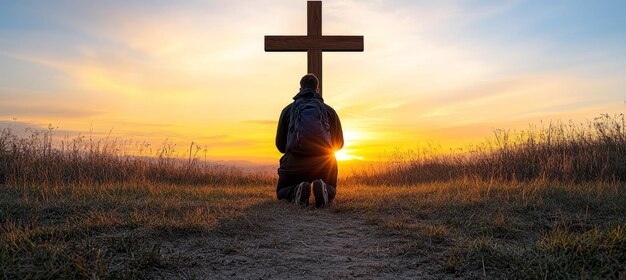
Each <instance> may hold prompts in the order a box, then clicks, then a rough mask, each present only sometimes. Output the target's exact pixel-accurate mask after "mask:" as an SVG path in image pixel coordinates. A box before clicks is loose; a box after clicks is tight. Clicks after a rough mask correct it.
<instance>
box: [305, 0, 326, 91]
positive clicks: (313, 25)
mask: <svg viewBox="0 0 626 280" xmlns="http://www.w3.org/2000/svg"><path fill="white" fill-rule="evenodd" d="M307 29H308V30H307V37H322V2H321V1H309V2H307ZM307 66H308V67H307V69H308V72H309V73H313V74H314V75H315V76H316V77H317V79H318V80H319V85H318V87H319V94H320V95H322V88H323V87H322V50H321V49H311V50H308V51H307Z"/></svg>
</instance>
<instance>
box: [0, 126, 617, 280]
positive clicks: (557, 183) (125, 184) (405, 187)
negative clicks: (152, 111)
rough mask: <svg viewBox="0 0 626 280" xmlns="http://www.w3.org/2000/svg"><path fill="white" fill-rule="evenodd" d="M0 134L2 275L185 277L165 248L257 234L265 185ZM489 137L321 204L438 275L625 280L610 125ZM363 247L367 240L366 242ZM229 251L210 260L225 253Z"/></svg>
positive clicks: (414, 161) (167, 154)
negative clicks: (354, 219) (353, 218)
mask: <svg viewBox="0 0 626 280" xmlns="http://www.w3.org/2000/svg"><path fill="white" fill-rule="evenodd" d="M46 133H51V132H49V131H48V132H38V133H35V134H33V135H32V136H30V137H26V138H23V137H18V136H16V135H15V134H14V133H13V132H12V131H10V130H7V129H5V130H3V131H2V132H1V133H0V277H1V278H4V279H21V278H26V279H28V278H63V279H84V278H97V279H100V278H142V277H146V275H150V274H149V273H151V272H154V271H173V272H176V271H178V270H179V269H181V268H184V267H190V266H194V265H197V264H196V263H195V262H194V259H193V257H190V256H184V255H178V256H172V255H167V256H166V255H164V254H162V253H161V250H162V246H163V245H162V243H163V241H164V240H172V239H174V240H175V239H184V238H191V237H194V236H203V237H204V238H208V239H214V240H219V239H220V238H223V237H225V236H229V235H232V234H234V233H237V234H238V235H244V236H245V235H246V234H261V235H263V234H271V230H272V229H270V228H267V227H266V226H265V223H264V221H266V218H267V217H268V216H270V215H274V214H275V210H276V208H277V207H282V206H279V205H280V204H278V203H277V202H276V201H275V192H274V188H275V185H274V184H275V179H276V178H275V177H274V176H273V175H268V174H250V173H245V172H243V171H242V170H240V169H237V168H233V167H226V166H219V165H210V164H207V165H205V164H203V163H201V162H200V161H198V160H197V159H196V158H195V157H194V156H193V155H192V156H190V158H189V159H187V160H183V161H181V160H178V159H176V158H175V157H173V156H172V152H171V149H169V148H167V147H164V148H163V149H160V150H159V151H158V153H157V154H156V158H146V157H140V156H127V155H124V154H122V153H120V152H119V149H117V148H115V142H112V143H109V142H106V141H104V142H98V141H91V140H84V139H82V140H81V138H79V139H78V140H76V141H74V142H72V143H71V144H67V143H64V144H62V145H61V146H60V147H59V146H55V145H54V144H53V141H52V140H51V139H52V136H51V134H46ZM510 135H513V134H507V133H504V132H498V133H497V134H496V137H495V140H494V141H495V142H494V141H491V142H486V143H485V144H483V145H482V146H480V147H475V148H474V149H473V150H471V152H468V153H465V154H453V155H429V156H425V154H423V153H422V154H419V155H418V153H408V154H404V155H402V157H404V158H402V157H400V156H399V157H397V158H396V159H395V162H391V163H388V166H387V167H386V169H384V170H382V171H383V172H378V171H380V170H376V171H377V172H374V170H373V169H371V170H367V169H363V170H361V171H360V172H357V173H356V174H355V175H354V176H352V177H349V178H341V179H340V183H339V184H340V186H339V188H338V196H337V199H336V201H335V203H334V206H333V207H331V208H330V209H328V211H332V212H334V213H336V214H338V215H337V216H336V217H338V218H341V215H340V214H341V213H344V212H350V213H353V214H356V215H357V216H359V217H361V218H362V219H363V220H364V221H366V224H368V225H369V226H375V227H377V228H378V229H380V234H381V235H389V236H393V237H394V238H397V240H400V241H399V242H398V243H397V244H394V248H395V249H394V250H395V252H394V253H395V254H397V256H398V257H402V258H413V259H416V260H418V261H419V262H420V263H426V264H429V267H435V268H434V269H433V270H431V271H429V273H431V274H434V275H437V277H451V276H458V277H464V278H514V279H538V278H542V279H546V278H547V279H572V278H584V279H611V278H614V279H624V277H626V215H624V213H626V184H625V183H626V177H625V176H626V169H625V166H626V140H625V134H624V120H623V117H622V116H619V117H617V118H610V117H608V116H602V117H600V118H598V119H596V120H595V121H594V122H590V123H588V124H587V125H586V126H585V125H582V124H581V125H574V124H570V125H560V126H550V127H549V128H548V129H547V130H537V131H532V132H529V131H527V132H523V133H518V134H514V135H517V136H516V137H518V138H517V140H515V139H512V136H510ZM372 238H375V237H372ZM229 246H230V245H228V244H226V245H224V247H223V248H222V250H223V253H224V254H237V249H236V248H234V247H232V246H230V247H229Z"/></svg>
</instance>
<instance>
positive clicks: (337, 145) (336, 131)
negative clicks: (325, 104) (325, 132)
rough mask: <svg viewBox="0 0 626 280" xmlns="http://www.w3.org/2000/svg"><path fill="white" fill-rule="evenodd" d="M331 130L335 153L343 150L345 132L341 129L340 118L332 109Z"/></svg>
mask: <svg viewBox="0 0 626 280" xmlns="http://www.w3.org/2000/svg"><path fill="white" fill-rule="evenodd" d="M331 116H332V117H331V120H332V122H331V124H330V125H331V128H330V137H331V140H332V143H333V149H334V150H335V151H338V150H341V148H343V130H342V129H341V121H340V120H339V116H338V115H337V112H335V110H334V109H332V108H331Z"/></svg>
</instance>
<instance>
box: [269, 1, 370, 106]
mask: <svg viewBox="0 0 626 280" xmlns="http://www.w3.org/2000/svg"><path fill="white" fill-rule="evenodd" d="M265 51H266V52H302V51H305V52H307V70H308V73H313V74H315V76H317V78H318V79H319V82H320V83H319V90H320V91H319V94H320V95H322V52H325V51H327V52H351V51H357V52H362V51H363V36H323V35H322V1H308V2H307V36H265Z"/></svg>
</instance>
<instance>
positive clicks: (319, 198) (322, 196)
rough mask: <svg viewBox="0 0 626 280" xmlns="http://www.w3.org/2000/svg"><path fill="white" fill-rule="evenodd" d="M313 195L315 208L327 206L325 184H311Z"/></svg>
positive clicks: (316, 182)
mask: <svg viewBox="0 0 626 280" xmlns="http://www.w3.org/2000/svg"><path fill="white" fill-rule="evenodd" d="M313 195H315V207H324V206H326V205H328V189H327V187H326V183H324V182H321V181H317V180H316V181H314V182H313Z"/></svg>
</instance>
